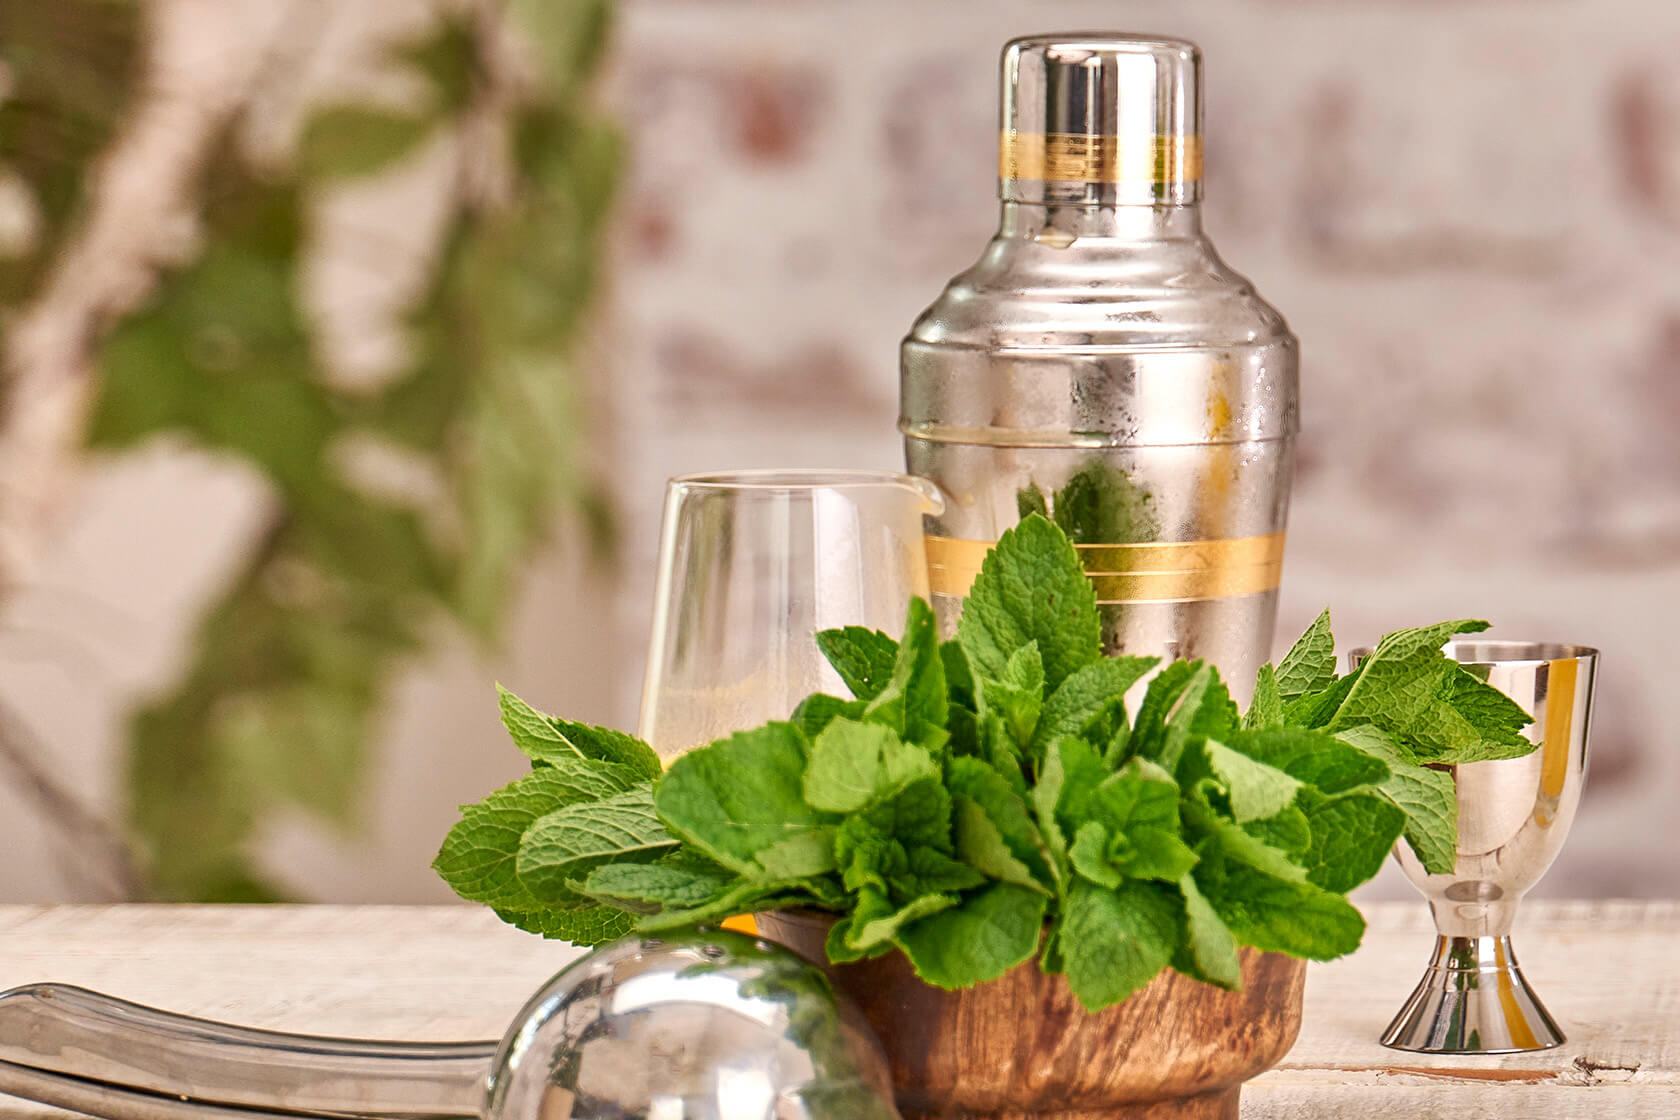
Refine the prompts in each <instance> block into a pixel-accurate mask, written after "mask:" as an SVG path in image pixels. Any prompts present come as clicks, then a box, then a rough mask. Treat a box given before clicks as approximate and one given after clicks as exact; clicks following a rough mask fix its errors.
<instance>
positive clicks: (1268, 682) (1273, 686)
mask: <svg viewBox="0 0 1680 1120" xmlns="http://www.w3.org/2000/svg"><path fill="white" fill-rule="evenodd" d="M1282 723H1283V696H1282V694H1281V693H1280V692H1279V691H1278V680H1277V673H1276V672H1275V671H1274V670H1273V669H1272V667H1271V665H1270V664H1269V663H1268V664H1265V665H1262V666H1260V673H1259V675H1258V676H1256V677H1255V679H1254V698H1253V699H1252V700H1250V701H1249V704H1248V711H1247V712H1246V713H1244V715H1243V721H1242V725H1243V729H1244V730H1245V731H1246V730H1258V729H1262V728H1268V727H1277V726H1279V725H1281V724H1282Z"/></svg>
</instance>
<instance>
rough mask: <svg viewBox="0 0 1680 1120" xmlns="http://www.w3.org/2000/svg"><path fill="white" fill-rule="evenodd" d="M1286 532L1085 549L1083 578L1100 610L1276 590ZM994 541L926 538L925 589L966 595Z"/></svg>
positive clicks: (1081, 548) (1086, 546)
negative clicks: (1092, 589) (1088, 582)
mask: <svg viewBox="0 0 1680 1120" xmlns="http://www.w3.org/2000/svg"><path fill="white" fill-rule="evenodd" d="M1283 539H1284V535H1283V533H1281V532H1278V533H1267V534H1265V535H1264V536H1258V537H1232V538H1228V539H1225V540H1213V541H1159V542H1152V543H1149V544H1081V545H1075V546H1074V547H1075V548H1077V549H1078V550H1079V556H1080V559H1081V560H1082V561H1083V562H1084V564H1085V574H1086V575H1088V576H1090V577H1091V582H1092V583H1093V584H1095V585H1096V589H1097V602H1098V604H1099V605H1101V606H1123V605H1127V604H1133V603H1194V602H1200V601H1202V600H1206V599H1227V598H1232V597H1234V596H1238V595H1257V594H1259V593H1260V592H1262V591H1271V590H1274V589H1275V588H1276V587H1277V585H1278V583H1279V582H1280V581H1281V580H1282V578H1283ZM993 543H994V542H992V541H977V540H964V539H961V538H958V537H939V536H929V537H928V538H927V556H928V587H929V589H930V590H931V591H933V593H934V594H936V595H966V594H968V589H969V586H970V585H971V584H972V583H973V582H974V577H975V576H977V575H979V574H980V565H981V562H982V561H983V560H984V559H985V557H986V553H987V551H989V550H990V549H991V547H992V545H993Z"/></svg>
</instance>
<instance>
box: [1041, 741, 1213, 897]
mask: <svg viewBox="0 0 1680 1120" xmlns="http://www.w3.org/2000/svg"><path fill="white" fill-rule="evenodd" d="M1178 802H1179V796H1178V786H1177V785H1176V784H1175V783H1174V782H1173V780H1172V777H1171V776H1170V775H1169V774H1167V772H1166V771H1165V770H1162V769H1161V768H1160V767H1158V766H1156V765H1155V764H1154V763H1151V762H1148V761H1146V760H1144V759H1141V758H1134V759H1131V760H1130V761H1128V762H1127V763H1126V765H1125V766H1124V767H1122V768H1121V769H1120V770H1119V772H1117V773H1115V774H1112V775H1110V776H1109V777H1108V778H1107V779H1105V780H1104V781H1103V782H1102V784H1101V785H1099V786H1098V787H1097V788H1096V790H1095V792H1094V793H1093V794H1092V795H1091V798H1090V800H1089V802H1088V803H1087V804H1086V809H1087V811H1088V812H1089V813H1090V817H1091V820H1092V821H1095V822H1100V823H1101V824H1102V825H1103V826H1104V831H1105V833H1106V835H1105V837H1104V842H1105V845H1106V846H1105V849H1104V851H1103V858H1104V859H1105V861H1106V862H1107V864H1108V865H1109V866H1110V867H1112V868H1113V869H1115V870H1117V871H1119V872H1121V873H1122V874H1124V875H1125V876H1126V877H1127V878H1131V879H1160V880H1163V881H1165V882H1169V883H1172V882H1177V881H1178V880H1179V879H1180V878H1182V877H1183V876H1184V874H1185V873H1186V872H1188V871H1189V870H1190V868H1191V867H1193V866H1194V865H1195V863H1196V854H1195V853H1194V852H1193V851H1191V850H1190V847H1189V846H1188V845H1187V844H1185V843H1184V841H1183V839H1182V838H1181V827H1180V823H1179V817H1178ZM1080 831H1081V832H1082V833H1083V832H1084V831H1085V826H1084V825H1081V826H1080ZM1091 842H1092V841H1091V840H1087V841H1086V845H1087V854H1086V860H1087V868H1088V867H1089V859H1088V855H1089V845H1090V843H1091ZM1077 844H1078V839H1077V837H1076V838H1075V845H1076V846H1077ZM1069 858H1070V860H1072V859H1073V852H1072V851H1071V850H1070V851H1069ZM1074 867H1075V868H1076V869H1077V868H1078V867H1079V863H1078V862H1074ZM1086 877H1087V878H1091V879H1093V881H1099V882H1100V881H1102V880H1099V879H1096V878H1095V876H1092V875H1090V874H1087V876H1086Z"/></svg>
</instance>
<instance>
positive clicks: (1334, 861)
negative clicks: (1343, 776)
mask: <svg viewBox="0 0 1680 1120" xmlns="http://www.w3.org/2000/svg"><path fill="white" fill-rule="evenodd" d="M1301 801H1302V803H1301V809H1302V811H1303V812H1305V813H1306V816H1307V823H1308V825H1309V826H1310V828H1311V829H1312V841H1311V843H1309V844H1308V845H1307V849H1306V851H1305V852H1304V853H1302V855H1301V858H1300V859H1299V860H1298V862H1299V863H1300V865H1301V866H1303V867H1305V868H1306V869H1307V881H1308V882H1309V883H1312V884H1314V885H1315V886H1320V887H1323V888H1324V889H1325V890H1327V891H1335V892H1336V893H1337V894H1346V893H1347V892H1348V891H1351V890H1352V889H1353V888H1355V887H1357V886H1359V885H1360V884H1361V883H1363V882H1366V881H1367V880H1369V879H1370V878H1371V877H1372V876H1373V875H1375V874H1376V873H1377V872H1378V871H1380V870H1381V869H1382V865H1383V860H1385V859H1387V858H1388V853H1389V852H1391V851H1393V850H1394V845H1395V843H1396V842H1397V841H1398V840H1399V839H1400V832H1401V830H1402V829H1403V828H1404V827H1405V825H1406V814H1405V813H1404V812H1402V811H1401V810H1400V808H1399V807H1398V806H1396V805H1395V804H1394V803H1393V802H1391V801H1390V800H1389V799H1388V798H1386V797H1384V796H1382V795H1381V794H1379V793H1377V792H1376V791H1374V790H1352V791H1350V792H1348V793H1338V794H1336V795H1334V796H1332V797H1326V796H1324V795H1323V794H1320V793H1318V792H1317V791H1314V790H1307V791H1303V793H1302V798H1301Z"/></svg>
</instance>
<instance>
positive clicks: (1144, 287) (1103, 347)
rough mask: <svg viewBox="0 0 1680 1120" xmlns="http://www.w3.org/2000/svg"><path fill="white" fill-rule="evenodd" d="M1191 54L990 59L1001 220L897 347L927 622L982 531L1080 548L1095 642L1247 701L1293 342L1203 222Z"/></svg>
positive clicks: (961, 584)
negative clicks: (923, 553) (1059, 540)
mask: <svg viewBox="0 0 1680 1120" xmlns="http://www.w3.org/2000/svg"><path fill="white" fill-rule="evenodd" d="M1200 93H1201V56H1200V53H1199V52H1198V51H1197V49H1196V47H1195V45H1194V44H1192V43H1188V42H1184V41H1182V40H1174V39H1158V38H1142V37H1136V36H1129V35H1113V34H1092V35H1051V36H1033V37H1029V38H1024V39H1016V40H1014V41H1013V42H1011V43H1009V44H1008V46H1007V47H1005V49H1004V52H1003V111H1002V133H1001V135H1000V137H999V160H998V181H999V193H1000V196H1001V197H1002V199H1003V213H1002V220H1001V223H1000V225H999V229H998V232H997V235H996V236H995V237H993V239H992V241H991V243H990V244H989V245H987V247H986V249H985V251H984V253H982V254H981V257H980V260H979V261H978V262H977V263H976V264H975V265H974V266H973V267H971V268H969V269H968V270H967V271H966V272H963V273H962V274H961V275H959V276H957V277H956V278H955V279H953V280H952V281H951V282H950V284H949V285H947V287H946V288H945V291H944V292H943V293H942V294H941V295H940V297H939V298H938V300H936V301H935V302H934V304H933V306H931V307H930V308H928V309H927V311H925V312H924V313H923V314H922V316H921V318H919V319H918V320H917V321H916V324H915V326H913V327H912V328H911V330H910V334H909V336H908V337H907V338H906V339H905V340H904V343H903V348H902V351H901V367H902V395H901V402H902V414H901V417H900V422H899V423H900V428H901V429H902V431H903V432H904V441H905V454H906V458H907V460H908V462H909V468H910V471H911V473H913V474H918V475H922V476H924V477H927V478H929V479H932V480H933V481H934V482H936V483H938V484H939V486H940V487H941V488H942V489H943V490H944V491H945V493H946V505H945V511H944V513H943V514H942V515H940V516H939V517H937V518H933V519H930V522H929V542H928V543H929V563H930V566H931V568H932V573H933V575H932V590H933V592H934V596H935V604H936V606H938V607H939V609H940V611H941V614H942V617H943V618H944V619H945V621H946V622H947V623H949V621H950V620H951V618H952V617H953V616H954V614H955V611H956V608H957V605H958V604H959V603H960V601H961V597H962V596H963V594H964V593H966V591H967V590H968V586H969V584H970V582H971V581H972V580H973V577H974V574H975V573H976V572H977V571H978V570H979V563H980V559H981V557H982V556H983V555H984V553H985V550H986V549H987V547H989V545H990V544H991V543H992V542H993V541H994V540H996V538H997V536H998V535H999V534H1000V533H1001V532H1002V531H1003V530H1005V529H1007V528H1008V527H1009V526H1010V525H1012V524H1014V523H1015V522H1016V521H1017V520H1018V519H1019V518H1020V517H1022V516H1024V515H1025V514H1027V513H1029V512H1032V511H1035V510H1036V511H1039V512H1043V513H1045V514H1047V515H1049V516H1051V517H1052V518H1053V519H1054V520H1055V521H1056V522H1058V523H1059V524H1060V525H1061V526H1062V527H1063V528H1064V529H1065V530H1067V531H1068V533H1069V535H1070V536H1071V537H1072V538H1073V540H1074V542H1075V543H1076V544H1077V545H1078V546H1079V548H1080V551H1081V554H1082V555H1083V557H1084V559H1085V566H1086V570H1087V571H1088V572H1090V573H1091V574H1092V576H1093V578H1094V580H1095V582H1096V585H1097V590H1098V598H1099V599H1100V600H1101V601H1102V604H1103V611H1104V618H1105V642H1106V645H1107V647H1108V651H1109V652H1110V653H1119V652H1125V653H1135V654H1160V655H1163V656H1165V657H1167V658H1172V657H1202V658H1207V659H1209V660H1211V661H1212V662H1214V664H1216V665H1217V666H1218V667H1219V669H1220V671H1221V673H1222V675H1223V676H1224V677H1225V679H1226V680H1227V681H1228V682H1229V683H1230V684H1231V686H1232V687H1233V689H1235V690H1238V691H1240V692H1242V693H1243V694H1246V693H1247V691H1248V690H1249V689H1250V687H1251V686H1252V683H1253V680H1254V674H1255V672H1256V670H1257V669H1258V667H1259V665H1260V664H1261V663H1262V662H1263V661H1264V660H1265V659H1266V657H1267V653H1268V650H1269V647H1270V644H1271V638H1272V626H1273V622H1274V621H1275V616H1276V611H1277V586H1278V580H1279V576H1280V574H1281V570H1282V559H1283V533H1284V521H1285V517H1286V515H1287V512H1288V505H1289V483H1290V468H1291V463H1292V457H1293V447H1294V435H1295V431H1296V428H1297V426H1298V397H1297V384H1296V364H1297V345H1296V341H1295V337H1294V335H1292V334H1290V332H1289V328H1288V326H1287V325H1286V324H1285V323H1284V321H1283V317H1282V316H1281V315H1279V314H1278V313H1277V311H1275V310H1274V309H1273V308H1272V307H1270V306H1269V305H1268V304H1266V302H1265V301H1263V300H1262V299H1261V298H1260V297H1259V296H1258V295H1257V294H1255V291H1254V288H1253V286H1252V285H1250V284H1249V283H1248V281H1247V280H1245V279H1243V278H1242V277H1241V276H1239V275H1237V274H1236V273H1235V272H1233V271H1232V270H1231V269H1230V268H1229V267H1228V266H1227V265H1226V264H1225V262H1224V261H1222V260H1220V259H1219V255H1218V254H1217V253H1216V252H1214V248H1213V245H1212V244H1211V243H1210V242H1209V241H1208V239H1207V237H1206V236H1205V235H1204V234H1203V232H1202V225H1201V210H1200V202H1201V197H1202V142H1201V140H1202V138H1201V123H1202V122H1201V98H1200Z"/></svg>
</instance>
